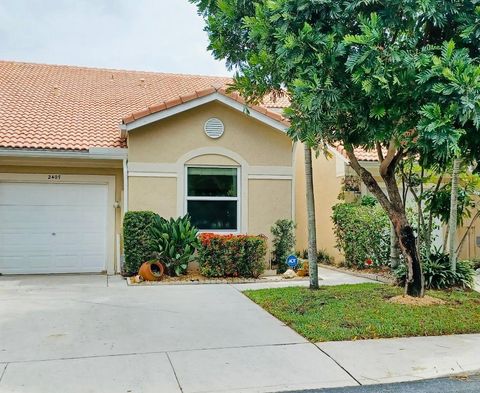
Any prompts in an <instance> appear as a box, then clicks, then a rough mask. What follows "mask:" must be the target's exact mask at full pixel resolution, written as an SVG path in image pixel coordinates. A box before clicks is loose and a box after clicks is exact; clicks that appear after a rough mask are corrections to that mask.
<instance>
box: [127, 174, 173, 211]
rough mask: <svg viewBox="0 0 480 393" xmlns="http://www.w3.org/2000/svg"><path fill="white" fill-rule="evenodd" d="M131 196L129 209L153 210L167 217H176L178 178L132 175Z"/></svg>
mask: <svg viewBox="0 0 480 393" xmlns="http://www.w3.org/2000/svg"><path fill="white" fill-rule="evenodd" d="M129 198H130V199H129V202H128V208H129V210H151V211H154V212H155V213H158V214H160V215H161V216H162V217H165V218H170V217H175V216H176V212H177V179H175V178H168V177H165V178H162V177H130V179H129Z"/></svg>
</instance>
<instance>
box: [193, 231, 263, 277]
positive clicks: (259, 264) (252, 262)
mask: <svg viewBox="0 0 480 393" xmlns="http://www.w3.org/2000/svg"><path fill="white" fill-rule="evenodd" d="M199 239H200V243H201V246H200V248H199V250H198V262H199V264H200V272H201V273H202V274H203V275H204V276H206V277H255V278H256V277H258V276H260V274H262V273H263V271H264V270H265V255H266V252H267V238H266V237H265V236H263V235H258V236H252V235H217V234H213V233H202V234H200V236H199Z"/></svg>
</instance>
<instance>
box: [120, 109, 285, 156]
mask: <svg viewBox="0 0 480 393" xmlns="http://www.w3.org/2000/svg"><path fill="white" fill-rule="evenodd" d="M211 117H217V118H219V119H220V120H221V121H222V122H223V123H224V125H225V133H224V134H223V136H222V137H221V138H219V139H212V138H209V137H208V136H207V135H205V133H204V131H203V126H204V124H205V121H207V120H208V119H209V118H211ZM291 145H292V143H291V141H290V139H289V138H288V137H287V136H286V135H284V134H282V133H281V132H279V131H277V130H275V129H273V128H272V127H269V126H267V125H265V124H264V123H261V122H260V121H257V120H255V119H253V118H252V117H250V116H248V115H247V114H244V113H241V112H239V111H237V110H235V109H232V108H230V107H228V106H226V105H224V104H221V103H217V102H212V103H208V104H205V105H202V106H200V107H197V108H194V109H191V110H188V111H186V112H182V113H179V114H177V115H174V116H172V117H170V118H167V119H163V120H160V121H158V122H156V123H153V124H150V125H146V126H144V127H141V128H139V129H136V130H134V131H132V132H130V133H129V139H128V160H129V162H144V163H147V162H149V163H158V162H170V163H173V162H176V161H177V160H178V159H179V157H181V156H182V155H183V154H185V153H187V152H189V151H192V150H194V149H197V148H199V147H208V146H211V147H218V146H221V147H223V148H226V149H229V150H232V151H234V152H236V153H238V154H240V155H241V156H242V157H243V158H244V159H245V160H246V161H247V162H248V163H249V165H268V166H270V165H284V166H290V165H291V160H292V155H291Z"/></svg>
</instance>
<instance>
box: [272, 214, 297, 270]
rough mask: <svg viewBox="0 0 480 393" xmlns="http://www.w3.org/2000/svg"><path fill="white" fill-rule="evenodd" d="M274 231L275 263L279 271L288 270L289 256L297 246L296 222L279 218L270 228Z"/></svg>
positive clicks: (273, 259) (273, 258)
mask: <svg viewBox="0 0 480 393" xmlns="http://www.w3.org/2000/svg"><path fill="white" fill-rule="evenodd" d="M270 231H271V232H272V235H273V239H272V246H273V251H272V254H273V257H272V262H273V264H275V265H277V270H278V272H279V273H283V272H284V271H285V270H287V258H288V256H289V255H290V254H292V253H293V250H294V248H295V223H294V222H293V221H292V220H287V219H283V220H277V221H276V222H275V224H273V226H272V227H271V228H270Z"/></svg>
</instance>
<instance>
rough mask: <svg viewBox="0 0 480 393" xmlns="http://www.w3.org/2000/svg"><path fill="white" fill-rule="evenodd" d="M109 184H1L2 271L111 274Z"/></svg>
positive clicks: (0, 230)
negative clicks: (108, 264) (108, 257)
mask: <svg viewBox="0 0 480 393" xmlns="http://www.w3.org/2000/svg"><path fill="white" fill-rule="evenodd" d="M106 234H107V185H103V184H43V183H0V273H3V274H30V273H80V272H101V271H104V270H106V267H105V266H106V254H107V253H106Z"/></svg>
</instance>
